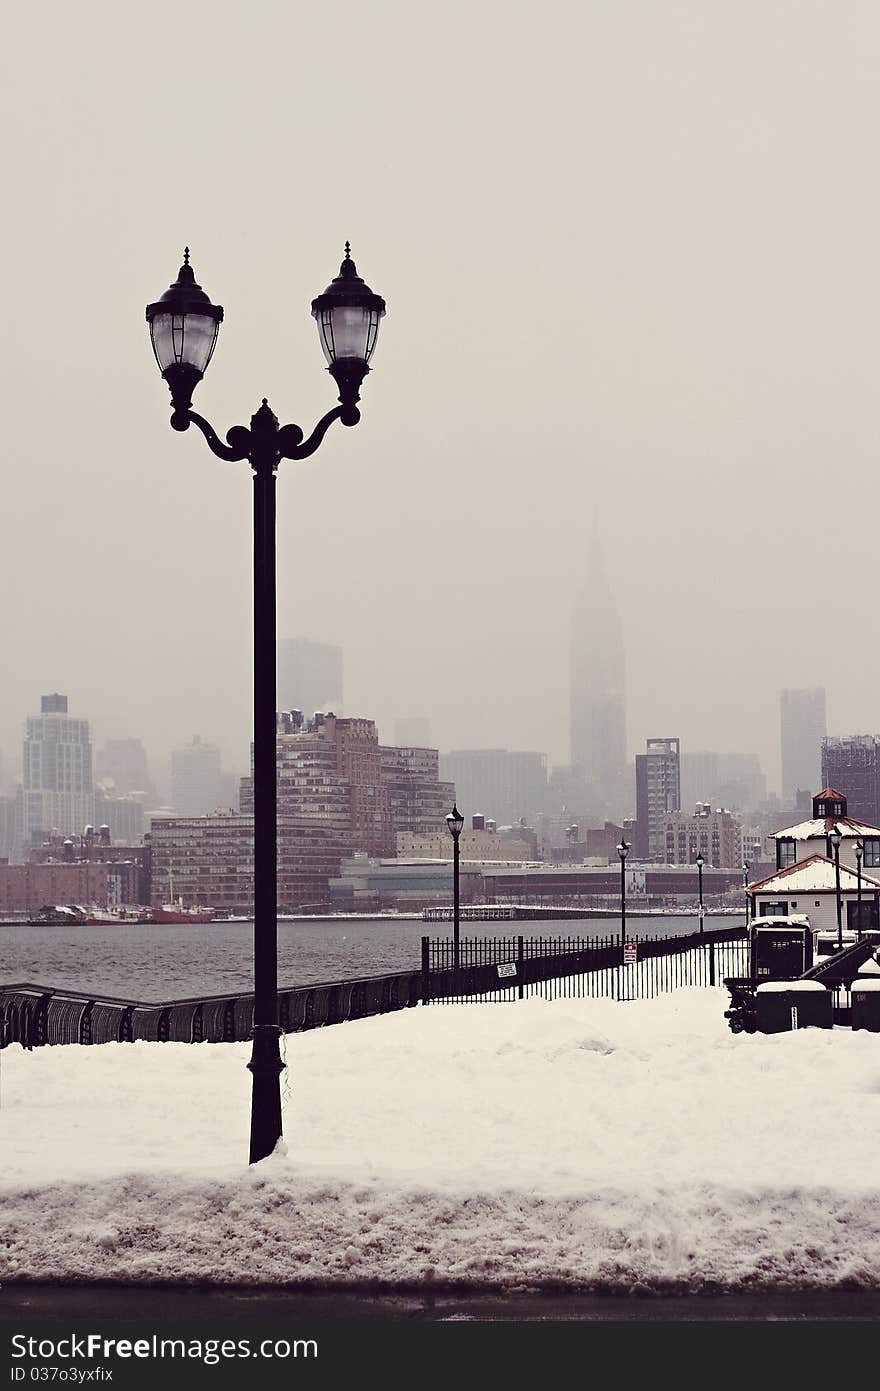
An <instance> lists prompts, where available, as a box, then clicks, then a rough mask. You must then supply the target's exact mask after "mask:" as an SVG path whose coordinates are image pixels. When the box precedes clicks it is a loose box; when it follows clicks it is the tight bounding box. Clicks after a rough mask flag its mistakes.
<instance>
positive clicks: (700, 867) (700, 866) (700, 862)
mask: <svg viewBox="0 0 880 1391" xmlns="http://www.w3.org/2000/svg"><path fill="white" fill-rule="evenodd" d="M705 863H706V862H705V860H704V859H703V857H702V855H698V856H697V880H698V883H699V894H700V933H701V934H702V931H703V865H704V864H705Z"/></svg>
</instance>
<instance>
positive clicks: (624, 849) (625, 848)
mask: <svg viewBox="0 0 880 1391" xmlns="http://www.w3.org/2000/svg"><path fill="white" fill-rule="evenodd" d="M629 850H630V847H629V841H627V840H625V839H623V838H622V837H621V841H620V844H619V845H618V847H617V853H618V855H619V857H620V949H621V952H622V951H623V948H624V947H625V946H626V857H627V855H628V854H629Z"/></svg>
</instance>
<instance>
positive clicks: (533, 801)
mask: <svg viewBox="0 0 880 1391" xmlns="http://www.w3.org/2000/svg"><path fill="white" fill-rule="evenodd" d="M440 776H441V777H442V778H443V779H444V781H446V782H450V783H453V784H454V785H455V796H456V800H457V802H458V807H459V810H460V811H461V812H463V813H464V815H465V816H471V815H473V813H474V812H483V813H484V814H485V815H486V816H490V817H492V818H493V820H494V821H496V822H497V823H498V825H499V826H500V825H502V824H507V825H513V824H515V823H516V822H518V821H520V820H521V819H522V818H523V817H525V819H526V821H528V822H533V821H534V819H535V817H536V816H539V815H540V814H541V812H543V811H544V810H545V809H546V806H547V755H546V754H543V753H526V752H523V753H520V752H517V751H515V750H511V749H453V750H452V752H451V753H448V754H443V755H442V756H441V758H440Z"/></svg>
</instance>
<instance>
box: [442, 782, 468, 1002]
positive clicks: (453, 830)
mask: <svg viewBox="0 0 880 1391" xmlns="http://www.w3.org/2000/svg"><path fill="white" fill-rule="evenodd" d="M446 824H447V826H448V827H449V834H450V835H451V836H452V969H453V970H454V971H455V973H456V979H457V978H458V968H459V965H460V959H459V952H460V928H461V922H460V913H461V909H460V906H459V904H460V900H459V860H458V848H459V847H458V839H459V836H460V835H461V828H462V826H463V825H464V817H463V816H462V814H461V812H460V811H459V809H458V807H457V806H456V805H455V804H454V803H453V806H452V811H451V812H449V813H448V815H447V817H446Z"/></svg>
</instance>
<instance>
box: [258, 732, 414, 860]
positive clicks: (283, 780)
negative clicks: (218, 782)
mask: <svg viewBox="0 0 880 1391" xmlns="http://www.w3.org/2000/svg"><path fill="white" fill-rule="evenodd" d="M276 747H277V772H278V814H279V815H280V816H286V817H288V818H289V819H291V820H292V821H300V822H307V823H310V824H311V823H314V824H319V825H322V826H325V827H327V828H328V829H329V830H331V831H332V832H333V834H334V835H335V836H336V838H337V841H338V843H339V847H340V853H341V854H351V853H352V851H356V850H363V851H365V852H366V853H367V854H369V855H393V854H394V827H393V824H392V818H391V800H390V796H389V791H388V788H387V787H386V785H385V781H384V779H383V776H382V755H381V752H380V748H379V736H378V733H377V731H376V725H375V723H374V722H373V721H372V720H364V719H340V718H338V717H337V716H336V715H332V714H327V715H325V714H322V713H321V712H320V711H318V712H317V713H316V714H315V717H314V719H312V720H306V719H304V718H303V716H302V714H301V712H300V711H298V710H296V711H292V712H289V713H288V712H283V713H282V714H280V715H279V717H278V738H277V746H276ZM241 810H242V811H243V812H250V811H252V810H253V781H252V778H243V779H242V783H241Z"/></svg>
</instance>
